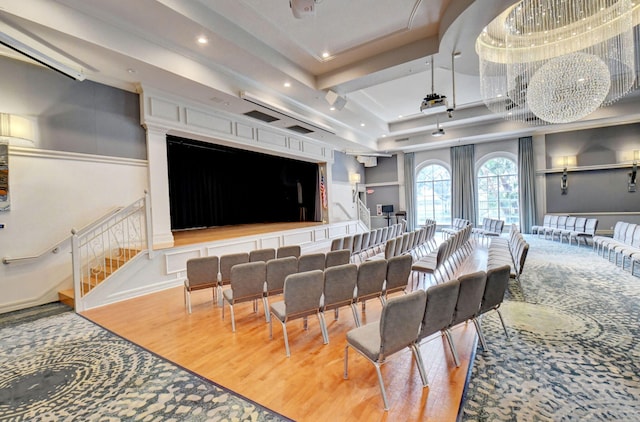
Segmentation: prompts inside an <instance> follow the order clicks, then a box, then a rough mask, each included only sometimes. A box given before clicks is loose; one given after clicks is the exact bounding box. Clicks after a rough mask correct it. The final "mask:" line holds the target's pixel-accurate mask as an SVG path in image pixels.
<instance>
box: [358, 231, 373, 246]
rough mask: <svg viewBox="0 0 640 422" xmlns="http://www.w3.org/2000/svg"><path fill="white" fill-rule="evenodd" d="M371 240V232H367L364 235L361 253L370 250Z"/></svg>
mask: <svg viewBox="0 0 640 422" xmlns="http://www.w3.org/2000/svg"><path fill="white" fill-rule="evenodd" d="M370 238H371V232H369V231H367V232H364V233H362V246H361V247H360V250H361V251H366V250H367V249H369V240H370Z"/></svg>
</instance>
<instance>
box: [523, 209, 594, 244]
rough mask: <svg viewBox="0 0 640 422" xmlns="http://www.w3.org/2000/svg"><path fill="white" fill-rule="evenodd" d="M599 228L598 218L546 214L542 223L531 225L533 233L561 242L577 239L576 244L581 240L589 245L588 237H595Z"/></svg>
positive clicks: (570, 242)
mask: <svg viewBox="0 0 640 422" xmlns="http://www.w3.org/2000/svg"><path fill="white" fill-rule="evenodd" d="M597 229H598V219H597V218H586V217H576V216H572V215H555V214H553V215H552V214H546V215H545V216H544V218H543V221H542V225H534V226H531V233H532V234H537V235H538V237H544V238H545V239H550V240H556V239H557V240H558V241H560V243H562V242H563V241H564V240H565V239H566V240H567V242H568V243H569V244H573V241H574V240H575V241H576V245H580V244H581V242H584V244H585V245H588V244H589V243H588V239H593V237H594V236H595V234H596V230H597Z"/></svg>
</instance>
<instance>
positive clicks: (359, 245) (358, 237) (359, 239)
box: [351, 233, 362, 254]
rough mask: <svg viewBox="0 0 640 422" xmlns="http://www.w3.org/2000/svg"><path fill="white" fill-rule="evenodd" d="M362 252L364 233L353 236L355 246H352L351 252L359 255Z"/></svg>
mask: <svg viewBox="0 0 640 422" xmlns="http://www.w3.org/2000/svg"><path fill="white" fill-rule="evenodd" d="M361 250H362V233H356V234H354V235H353V245H352V246H351V252H353V253H354V254H355V253H359V252H360V251H361Z"/></svg>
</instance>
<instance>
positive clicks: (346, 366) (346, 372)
mask: <svg viewBox="0 0 640 422" xmlns="http://www.w3.org/2000/svg"><path fill="white" fill-rule="evenodd" d="M342 377H343V378H344V379H348V378H349V343H347V345H346V346H344V374H343V375H342Z"/></svg>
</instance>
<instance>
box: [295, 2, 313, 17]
mask: <svg viewBox="0 0 640 422" xmlns="http://www.w3.org/2000/svg"><path fill="white" fill-rule="evenodd" d="M289 7H291V11H292V12H293V16H294V17H296V18H298V19H302V18H306V17H309V16H315V15H316V0H290V1H289Z"/></svg>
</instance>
